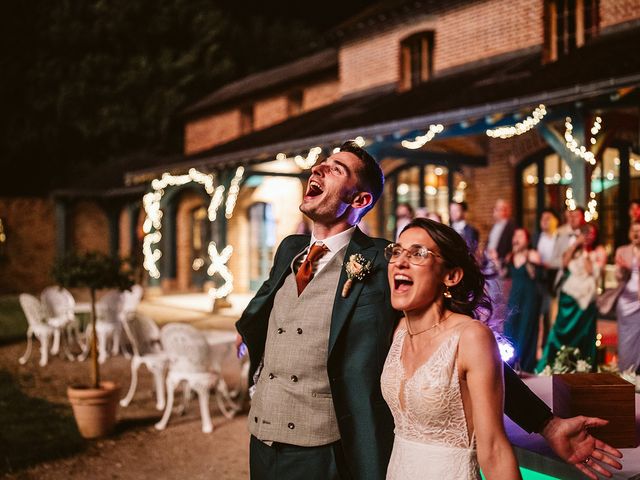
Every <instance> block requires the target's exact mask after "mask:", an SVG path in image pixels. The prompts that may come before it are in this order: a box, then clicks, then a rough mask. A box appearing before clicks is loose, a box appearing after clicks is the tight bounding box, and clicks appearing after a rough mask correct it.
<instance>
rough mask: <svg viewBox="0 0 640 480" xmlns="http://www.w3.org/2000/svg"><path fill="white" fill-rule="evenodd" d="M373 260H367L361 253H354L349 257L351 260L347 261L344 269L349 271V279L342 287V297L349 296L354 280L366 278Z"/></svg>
mask: <svg viewBox="0 0 640 480" xmlns="http://www.w3.org/2000/svg"><path fill="white" fill-rule="evenodd" d="M372 266H373V265H372V263H371V260H367V259H366V258H364V257H363V256H362V255H361V254H359V253H354V254H353V255H351V256H350V257H349V261H347V262H345V264H344V269H345V270H346V271H347V281H346V282H345V283H344V287H342V298H347V296H348V295H349V291H351V287H352V286H353V281H354V280H364V277H366V276H367V275H368V274H369V273H371V267H372Z"/></svg>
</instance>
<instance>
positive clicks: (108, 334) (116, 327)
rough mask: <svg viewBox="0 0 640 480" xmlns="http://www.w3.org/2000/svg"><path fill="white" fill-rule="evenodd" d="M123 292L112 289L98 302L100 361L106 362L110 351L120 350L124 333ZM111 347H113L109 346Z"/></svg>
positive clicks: (115, 353)
mask: <svg viewBox="0 0 640 480" xmlns="http://www.w3.org/2000/svg"><path fill="white" fill-rule="evenodd" d="M121 310H122V292H120V291H118V290H110V291H109V292H107V293H106V294H105V295H104V296H103V297H102V298H101V299H100V300H98V302H97V304H96V315H97V317H98V318H97V320H96V334H97V336H98V362H100V363H104V362H105V361H106V360H107V358H108V357H109V353H111V354H112V355H117V354H118V353H119V352H120V336H121V335H122V322H121V319H122V316H121ZM109 347H111V348H109Z"/></svg>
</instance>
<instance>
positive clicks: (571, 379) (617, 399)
mask: <svg viewBox="0 0 640 480" xmlns="http://www.w3.org/2000/svg"><path fill="white" fill-rule="evenodd" d="M553 413H554V414H555V415H557V416H559V417H561V418H569V417H574V416H576V415H586V416H588V417H599V418H603V419H605V420H609V424H608V425H607V426H606V427H601V428H594V429H592V433H593V435H594V436H595V437H597V438H599V439H600V440H602V441H604V442H607V443H608V444H609V445H612V446H614V447H616V448H635V447H636V446H637V445H638V439H637V435H636V414H635V390H634V386H633V385H632V384H631V383H629V382H627V381H626V380H624V379H622V378H620V377H619V376H618V375H614V374H612V373H572V374H562V375H554V376H553Z"/></svg>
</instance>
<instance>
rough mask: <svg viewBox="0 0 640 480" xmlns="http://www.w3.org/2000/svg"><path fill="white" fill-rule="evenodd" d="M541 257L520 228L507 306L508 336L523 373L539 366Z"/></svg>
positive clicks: (515, 236) (512, 257) (515, 237)
mask: <svg viewBox="0 0 640 480" xmlns="http://www.w3.org/2000/svg"><path fill="white" fill-rule="evenodd" d="M539 264H540V254H539V253H538V252H537V251H536V250H534V249H530V248H529V233H528V232H527V230H525V229H524V228H518V229H516V231H515V232H514V233H513V240H512V250H511V253H510V254H509V256H508V257H507V266H506V268H507V274H508V275H509V276H510V277H511V293H510V294H509V302H508V305H507V319H506V322H505V329H504V333H505V336H506V337H507V338H508V339H509V340H511V341H512V342H513V344H514V347H515V350H516V358H517V361H518V362H519V364H520V369H521V370H523V371H525V372H533V371H534V369H535V366H536V347H537V343H538V323H539V322H538V317H539V314H540V305H541V299H540V293H539V290H538V288H537V284H536V267H537V266H538V265H539Z"/></svg>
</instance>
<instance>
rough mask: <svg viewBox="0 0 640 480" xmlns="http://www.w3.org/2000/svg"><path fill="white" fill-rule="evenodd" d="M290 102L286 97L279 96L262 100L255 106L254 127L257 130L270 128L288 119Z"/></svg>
mask: <svg viewBox="0 0 640 480" xmlns="http://www.w3.org/2000/svg"><path fill="white" fill-rule="evenodd" d="M287 107H288V100H287V96H286V95H278V96H274V97H269V98H266V99H264V100H260V101H258V102H256V103H255V104H254V110H253V125H254V128H255V129H256V130H260V129H261V128H266V127H270V126H271V125H274V124H276V123H280V122H282V121H283V120H285V119H286V118H287Z"/></svg>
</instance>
